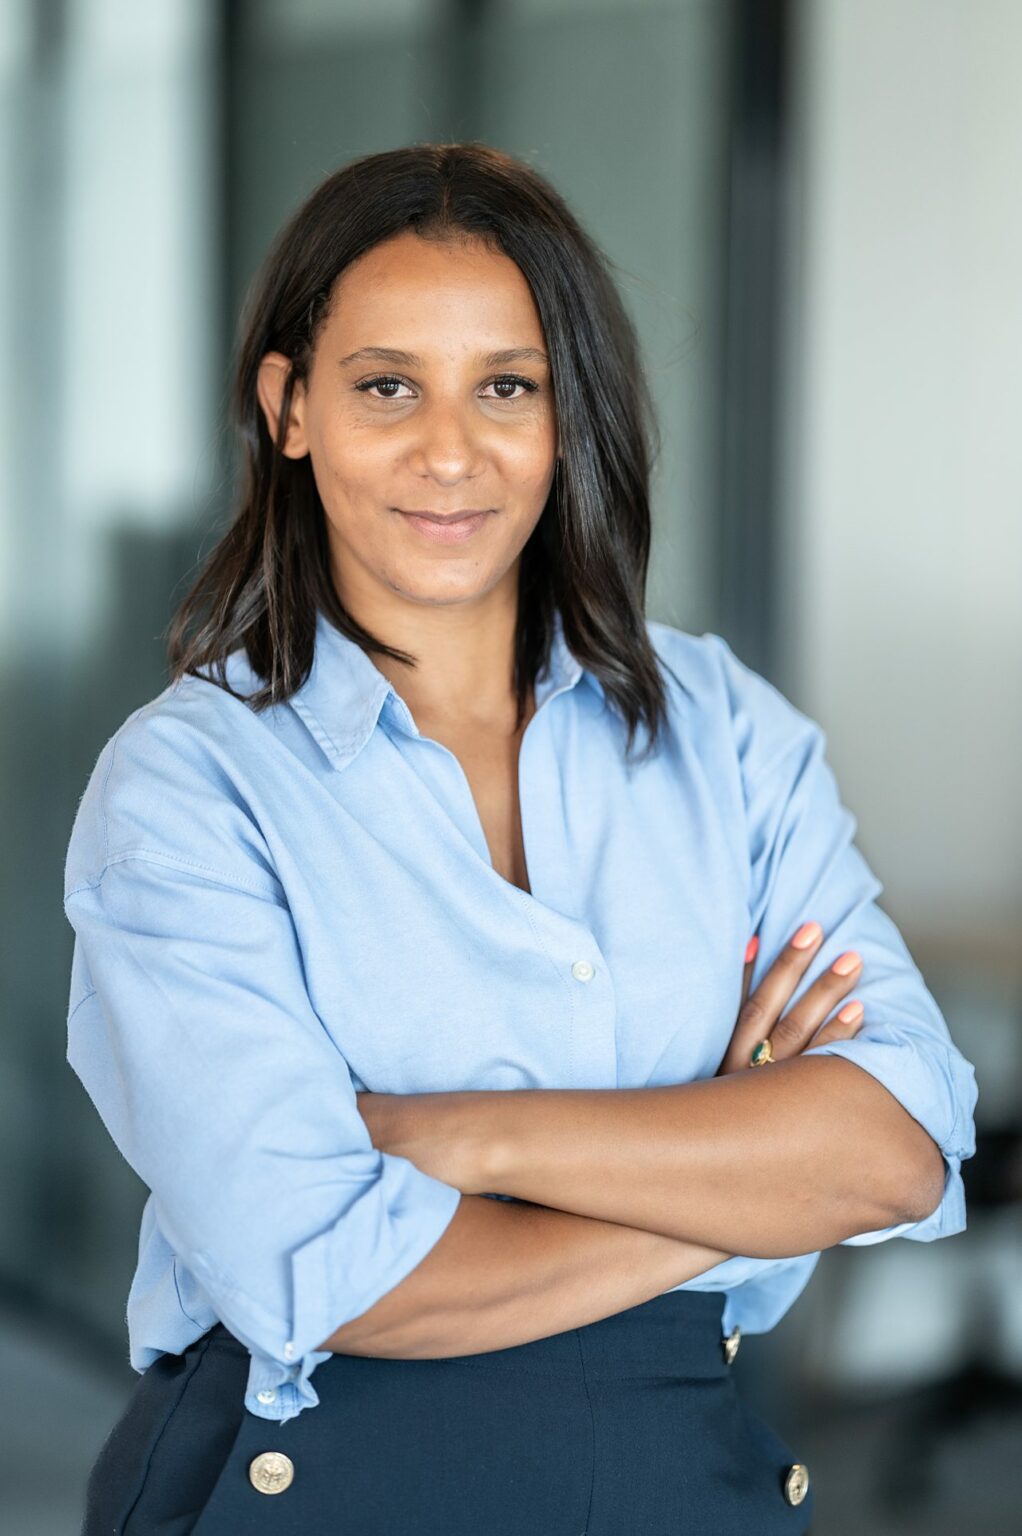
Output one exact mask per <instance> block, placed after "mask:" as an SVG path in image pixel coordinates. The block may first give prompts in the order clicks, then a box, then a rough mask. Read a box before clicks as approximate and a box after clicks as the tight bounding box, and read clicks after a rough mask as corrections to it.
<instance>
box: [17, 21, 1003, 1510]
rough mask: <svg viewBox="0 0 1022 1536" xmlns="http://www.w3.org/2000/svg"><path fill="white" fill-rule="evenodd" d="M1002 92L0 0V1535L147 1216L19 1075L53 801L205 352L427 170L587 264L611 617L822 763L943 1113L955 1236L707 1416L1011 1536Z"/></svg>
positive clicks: (842, 1294)
mask: <svg viewBox="0 0 1022 1536" xmlns="http://www.w3.org/2000/svg"><path fill="white" fill-rule="evenodd" d="M1020 58H1022V4H1020V3H1019V0H755V3H740V0H460V3H457V0H449V3H441V0H385V3H384V0H146V3H145V4H144V5H139V4H137V3H136V0H4V4H3V6H2V8H0V228H2V231H3V240H2V244H0V338H2V353H3V360H4V366H3V367H2V369H0V485H2V487H3V493H2V518H0V718H2V720H3V722H4V730H3V732H2V742H0V789H2V794H3V798H4V803H5V804H6V806H7V812H6V814H5V818H4V833H5V836H4V854H3V866H4V880H3V887H2V933H3V950H4V956H5V958H4V961H3V966H2V973H0V987H2V1034H0V1170H2V1173H0V1233H2V1240H0V1354H2V1370H0V1381H2V1384H3V1393H2V1396H3V1407H2V1409H0V1416H2V1419H3V1423H2V1433H0V1469H2V1470H0V1512H2V1514H0V1519H2V1523H3V1528H4V1530H5V1531H9V1532H11V1533H12V1536H69V1533H73V1532H75V1531H76V1530H77V1528H78V1522H79V1519H80V1515H81V1510H82V1505H83V1498H84V1486H85V1479H86V1476H87V1473H88V1470H89V1468H90V1466H91V1464H92V1462H93V1460H94V1458H95V1456H96V1455H97V1454H98V1451H99V1447H100V1445H101V1443H102V1441H103V1440H104V1438H105V1436H106V1434H107V1433H108V1431H109V1429H110V1427H111V1426H112V1425H113V1423H114V1421H115V1420H116V1418H117V1417H118V1415H119V1414H120V1412H121V1410H122V1407H123V1405H124V1403H125V1401H126V1398H127V1395H128V1393H129V1392H130V1390H131V1388H132V1386H133V1385H134V1383H135V1381H136V1380H137V1378H136V1376H135V1374H134V1372H133V1371H132V1370H131V1368H130V1366H129V1364H128V1358H127V1332H126V1324H125V1318H124V1307H125V1301H126V1297H127V1293H128V1287H129V1284H130V1281H131V1277H132V1274H133V1271H134V1266H135V1260H136V1245H137V1236H138V1218H139V1215H140V1213H141V1209H142V1204H143V1201H144V1198H145V1190H144V1187H143V1186H142V1185H141V1184H140V1182H139V1181H138V1180H137V1178H136V1177H135V1175H134V1174H133V1173H132V1171H131V1170H130V1169H129V1168H128V1167H127V1165H126V1164H124V1163H123V1161H122V1160H121V1159H120V1157H119V1155H118V1153H117V1152H116V1150H115V1148H114V1146H113V1143H112V1142H111V1141H110V1139H109V1137H108V1135H107V1133H106V1131H105V1129H104V1127H103V1126H102V1124H101V1122H100V1121H99V1120H98V1118H97V1116H96V1114H95V1111H94V1109H93V1108H92V1105H91V1103H90V1102H89V1100H88V1098H87V1096H86V1095H85V1093H84V1090H83V1089H82V1087H81V1085H80V1083H79V1081H78V1079H77V1078H76V1077H75V1075H74V1074H73V1073H72V1071H71V1070H70V1068H69V1067H68V1066H67V1064H66V1061H65V1056H64V1052H65V1048H66V1030H65V1023H66V1010H67V998H68V986H69V967H70V959H71V950H72V938H73V935H72V932H71V929H70V927H69V925H68V924H67V922H66V919H65V917H64V914H63V911H62V907H61V890H62V872H63V860H64V855H65V851H66V846H67V839H68V837H69V834H70V828H71V823H72V820H73V817H74V812H75V809H76V805H77V800H78V796H79V795H80V794H81V792H82V790H83V789H84V786H85V783H86V780H87V778H88V775H89V773H90V771H91V769H92V766H93V764H94V762H95V759H96V756H97V755H98V753H99V750H100V748H101V747H102V745H103V744H104V743H105V741H106V740H107V739H108V737H109V736H110V735H111V734H112V733H113V731H114V730H115V729H116V728H117V727H118V725H120V724H121V723H122V721H123V720H124V718H125V717H126V715H127V714H128V713H129V712H130V711H131V710H133V709H134V708H136V707H137V706H138V705H139V704H141V703H144V702H145V701H147V700H148V699H150V698H152V697H153V696H154V695H155V694H156V693H157V692H159V691H160V690H161V689H162V688H163V686H164V684H165V681H166V677H165V666H164V653H163V642H162V639H161V636H162V632H163V629H164V626H165V625H166V623H167V621H168V619H169V617H170V614H171V611H172V609H173V608H174V607H175V606H176V604H177V602H178V601H179V600H180V598H181V597H182V596H183V594H184V591H185V589H186V586H187V585H188V583H189V580H190V576H191V573H192V571H193V568H194V566H195V563H196V561H197V560H198V559H199V558H200V555H201V554H204V553H205V552H206V551H208V549H209V548H211V547H212V543H213V542H215V537H216V532H215V531H216V528H217V525H218V522H219V520H220V519H221V518H223V517H224V515H225V514H226V510H227V507H228V503H229V491H230V477H231V453H230V445H229V440H228V439H227V437H226V436H225V433H224V430H223V410H224V400H225V394H226V388H227V358H228V352H229V348H230V345H231V340H232V336H233V332H234V326H235V322H236V317H237V314H238V310H239V307H240V303H241V300H242V296H243V293H244V290H245V286H246V284H247V282H248V280H249V278H250V277H251V275H252V273H253V271H254V269H255V267H256V266H257V264H258V263H259V261H260V259H261V257H262V255H263V253H264V251H265V249H266V247H267V245H268V243H269V241H270V239H271V237H272V235H273V233H274V232H275V230H276V229H277V228H278V226H279V225H280V223H281V222H282V221H283V219H284V218H285V217H286V216H287V215H288V214H289V213H290V212H291V211H292V209H293V208H294V207H295V206H296V205H297V204H298V203H299V202H300V201H301V200H302V199H303V198H304V197H305V195H306V194H307V193H308V192H309V191H310V190H311V188H312V187H313V186H314V185H315V184H316V183H317V182H318V181H319V180H320V179H321V178H322V177H323V176H324V175H325V174H327V173H328V172H329V171H331V170H333V169H334V168H336V167H337V166H338V165H340V164H341V163H342V162H343V161H345V160H348V159H350V158H352V157H353V156H355V155H359V154H363V153H367V152H371V151H375V150H381V149H387V148H392V147H395V146H397V145H401V144H406V143H411V142H421V141H435V140H451V139H459V138H479V139H482V140H484V141H486V142H488V143H491V144H494V145H496V146H499V147H501V148H504V149H506V150H508V151H510V152H511V153H513V154H516V155H519V156H521V157H522V158H524V159H526V160H528V161H529V162H530V163H532V164H534V165H535V166H536V167H537V169H539V170H540V171H542V172H543V173H545V174H546V175H548V176H549V177H550V178H551V179H552V180H553V182H554V183H555V185H556V186H557V187H558V188H559V190H560V191H561V192H562V193H563V194H564V195H565V196H566V198H567V199H568V201H569V203H570V204H571V206H572V207H573V208H574V210H575V211H576V212H577V213H578V215H579V216H580V217H581V219H582V220H583V222H584V223H585V224H586V226H587V227H588V228H589V229H590V231H591V232H592V233H593V234H594V235H595V237H596V239H597V240H598V241H599V242H600V243H601V245H602V246H603V247H604V249H605V250H606V252H607V253H608V255H609V256H610V257H611V259H612V261H613V263H614V264H615V272H616V276H617V279H618V281H619V284H620V287H621V291H622V293H623V296H624V299H625V302H626V304H627V306H628V308H629V310H630V312H631V313H632V315H633V316H634V318H635V321H636V324H637V326H638V329H639V333H640V336H641V339H642V344H643V348H644V351H645V356H646V363H647V367H648V369H649V372H650V375H651V379H652V383H653V390H654V395H655V398H656V401H657V405H658V410H659V416H660V425H661V429H662V432H663V438H664V452H663V455H662V457H661V460H660V462H659V464H658V466H657V475H656V481H655V486H654V489H655V500H654V509H655V510H654V518H655V545H654V560H653V567H652V571H651V578H650V586H649V612H650V614H651V616H652V617H656V618H662V619H665V620H667V621H668V622H670V623H673V624H676V625H678V626H679V627H680V628H683V629H686V630H688V631H690V632H694V633H696V634H699V633H702V632H703V631H704V630H707V629H710V630H715V631H717V632H718V633H720V634H722V635H724V636H725V637H726V638H727V639H728V640H729V641H730V642H731V644H732V646H733V647H734V648H735V650H736V651H737V653H738V654H739V655H740V656H741V657H742V659H743V660H745V661H746V662H748V663H749V664H750V665H752V666H754V667H755V668H757V669H758V670H759V671H761V672H763V673H764V674H766V675H767V676H769V677H770V678H771V679H772V680H773V681H774V682H775V683H776V684H777V685H778V686H779V687H780V688H781V689H782V690H783V691H784V692H785V693H786V694H787V695H788V696H789V697H790V698H791V699H792V700H793V702H795V703H796V704H797V705H798V706H799V707H800V708H802V709H804V710H805V711H806V712H807V713H809V714H810V715H812V716H813V717H814V718H816V719H817V720H819V721H820V722H821V724H822V725H823V726H824V727H825V729H826V731H827V735H828V741H829V756H830V761H831V763H832V765H833V767H834V769H835V772H836V774H837V777H838V780H839V783H840V786H841V789H842V794H843V798H844V800H845V802H846V804H848V805H849V806H850V807H851V808H852V809H853V811H854V812H855V814H856V815H857V817H858V822H859V833H858V839H857V840H858V843H859V846H860V847H861V848H862V850H863V852H864V854H865V856H866V857H867V859H868V860H869V862H870V863H871V864H872V866H873V868H874V869H875V870H876V872H877V873H878V875H879V876H880V878H881V879H882V880H883V881H884V886H885V892H884V896H883V897H882V898H881V901H882V904H883V905H884V906H885V908H886V910H887V911H888V912H889V913H890V915H891V916H892V917H893V919H894V920H895V922H896V923H897V924H898V925H899V927H900V928H901V931H902V933H903V934H904V936H905V939H906V941H907V943H908V945H909V948H910V949H911V951H912V953H913V956H914V958H915V959H916V961H917V963H918V964H919V966H920V968H921V969H922V971H923V974H924V976H925V978H926V980H927V983H928V985H929V987H930V989H931V990H932V991H933V993H934V995H935V996H936V998H937V1000H938V1002H939V1003H940V1005H941V1007H942V1008H943V1010H944V1013H945V1016H946V1018H947V1020H948V1023H949V1025H950V1028H951V1031H952V1034H953V1036H954V1038H955V1040H956V1042H957V1043H958V1044H959V1046H960V1047H961V1049H962V1050H963V1052H964V1053H965V1055H966V1056H967V1057H968V1058H969V1059H970V1060H971V1061H972V1062H973V1063H974V1064H975V1066H976V1069H977V1076H978V1079H979V1085H980V1096H979V1105H978V1111H977V1118H978V1125H979V1141H978V1151H977V1155H976V1157H975V1158H973V1159H972V1160H971V1161H970V1162H969V1163H967V1164H966V1165H965V1166H964V1168H963V1174H964V1176H965V1181H966V1192H967V1200H968V1206H969V1212H968V1231H967V1232H966V1233H961V1234H959V1235H957V1236H955V1237H953V1238H949V1239H944V1240H941V1241H939V1242H937V1243H935V1244H923V1243H913V1242H908V1241H904V1240H900V1239H895V1240H893V1241H890V1242H888V1243H884V1244H880V1245H877V1246H872V1247H838V1248H835V1249H832V1250H830V1251H828V1252H826V1253H825V1254H824V1255H823V1257H822V1259H821V1261H820V1264H819V1267H818V1269H817V1271H816V1273H815V1275H814V1276H813V1279H812V1281H811V1282H810V1285H809V1286H808V1288H807V1290H806V1291H805V1292H804V1293H803V1295H802V1296H801V1297H800V1298H799V1300H798V1301H797V1302H796V1303H795V1305H794V1307H793V1308H792V1310H791V1311H790V1312H789V1313H788V1315H787V1316H786V1317H785V1318H784V1320H783V1321H782V1322H781V1323H780V1324H779V1325H778V1327H777V1328H776V1329H774V1330H773V1331H772V1332H771V1333H770V1334H766V1335H752V1336H749V1337H748V1338H747V1339H746V1341H745V1343H744V1347H743V1349H742V1350H741V1352H740V1354H739V1356H738V1358H737V1360H736V1362H735V1366H734V1370H735V1372H736V1375H737V1377H738V1378H739V1386H740V1388H741V1390H742V1391H743V1392H744V1393H745V1394H746V1395H747V1396H748V1398H749V1399H750V1400H751V1401H752V1402H753V1403H754V1405H755V1406H756V1407H757V1408H758V1409H759V1411H760V1412H762V1413H763V1414H764V1416H765V1417H767V1418H768V1420H769V1421H770V1422H771V1423H772V1424H774V1425H775V1427H776V1428H777V1429H778V1431H779V1432H780V1433H782V1434H783V1435H784V1437H785V1438H786V1439H787V1440H788V1441H789V1442H790V1443H791V1445H792V1446H793V1448H794V1449H795V1450H796V1453H797V1455H798V1456H799V1459H800V1460H802V1461H804V1462H805V1463H806V1464H807V1465H808V1467H809V1470H810V1476H811V1478H812V1480H813V1483H814V1487H815V1489H816V1497H817V1511H818V1518H817V1521H816V1524H815V1527H814V1536H861V1533H863V1532H866V1531H869V1532H871V1533H873V1536H893V1533H896V1532H897V1533H910V1532H911V1533H915V1532H924V1531H925V1532H926V1533H927V1536H942V1533H945V1532H946V1533H952V1532H953V1533H955V1536H960V1532H961V1531H962V1530H963V1529H966V1528H967V1529H968V1530H969V1531H970V1533H971V1536H981V1533H985V1532H996V1533H998V1536H1001V1533H1006V1532H1008V1531H1011V1530H1015V1529H1017V1528H1018V1527H1017V1526H1016V1525H1015V1524H1014V1520H1015V1519H1017V1514H1018V1509H1019V1500H1020V1497H1022V1470H1020V1464H1022V1458H1020V1456H1019V1454H1018V1451H1019V1446H1020V1443H1022V1442H1020V1438H1019V1435H1020V1430H1022V1218H1020V1210H1022V1204H1020V1201H1022V1155H1020V1131H1022V1126H1020V1122H1022V1109H1020V1105H1022V857H1020V854H1022V795H1020V793H1019V786H1020V784H1022V504H1020V503H1022V492H1020V487H1022V433H1020V431H1019V425H1018V423H1019V411H1020V405H1022V283H1020V281H1019V274H1020V273H1022V198H1020V196H1019V189H1020V187H1022V97H1020V92H1019V71H1018V61H1019V59H1020ZM1012 1509H1014V1511H1015V1515H1014V1517H1013V1516H1012V1514H1011V1511H1012ZM622 1536H626V1533H622Z"/></svg>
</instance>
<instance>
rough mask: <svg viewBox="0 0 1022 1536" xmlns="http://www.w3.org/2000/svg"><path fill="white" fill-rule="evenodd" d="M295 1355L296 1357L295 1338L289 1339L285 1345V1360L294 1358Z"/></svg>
mask: <svg viewBox="0 0 1022 1536" xmlns="http://www.w3.org/2000/svg"><path fill="white" fill-rule="evenodd" d="M294 1357H295V1346H294V1340H293V1339H288V1341H287V1343H286V1344H285V1345H284V1359H285V1360H293V1359H294Z"/></svg>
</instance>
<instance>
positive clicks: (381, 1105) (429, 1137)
mask: <svg viewBox="0 0 1022 1536" xmlns="http://www.w3.org/2000/svg"><path fill="white" fill-rule="evenodd" d="M355 1098H356V1100H357V1102H358V1111H359V1114H360V1115H361V1116H362V1119H363V1120H364V1121H365V1123H366V1125H367V1127H368V1129H369V1135H370V1137H371V1138H372V1143H373V1146H374V1147H376V1148H377V1150H378V1151H380V1152H391V1153H395V1154H397V1155H398V1156H399V1157H406V1158H407V1159H408V1161H409V1162H411V1163H414V1164H415V1166H416V1167H417V1168H421V1170H422V1172H423V1173H428V1174H431V1175H432V1177H433V1178H435V1179H441V1180H442V1181H443V1182H444V1183H445V1184H453V1185H454V1187H455V1188H456V1189H460V1190H461V1192H462V1194H465V1195H472V1194H482V1193H483V1192H484V1191H485V1190H486V1189H487V1188H488V1187H489V1186H488V1184H487V1182H486V1157H485V1153H486V1149H487V1146H488V1143H487V1140H486V1135H485V1132H486V1124H485V1117H484V1116H483V1114H481V1113H480V1111H481V1110H482V1108H483V1102H484V1101H485V1098H486V1095H485V1094H481V1093H475V1092H472V1091H466V1092H452V1093H369V1092H368V1091H363V1092H362V1093H357V1094H356V1095H355Z"/></svg>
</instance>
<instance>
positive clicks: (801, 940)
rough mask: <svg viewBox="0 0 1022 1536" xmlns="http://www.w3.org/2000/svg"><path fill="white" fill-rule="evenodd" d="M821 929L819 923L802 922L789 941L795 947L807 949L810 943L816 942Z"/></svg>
mask: <svg viewBox="0 0 1022 1536" xmlns="http://www.w3.org/2000/svg"><path fill="white" fill-rule="evenodd" d="M822 931H823V930H822V929H821V927H820V925H819V923H803V924H802V926H801V928H800V929H799V930H798V933H796V935H795V937H794V938H793V939H792V941H791V942H792V944H794V946H795V948H796V949H808V948H809V946H810V944H815V943H816V940H817V939H818V938H819V937H820V934H821V933H822Z"/></svg>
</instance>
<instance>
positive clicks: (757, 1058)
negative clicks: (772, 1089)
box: [749, 1040, 774, 1067]
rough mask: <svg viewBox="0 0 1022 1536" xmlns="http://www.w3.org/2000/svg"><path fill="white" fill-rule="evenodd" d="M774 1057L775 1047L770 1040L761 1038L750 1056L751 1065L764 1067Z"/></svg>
mask: <svg viewBox="0 0 1022 1536" xmlns="http://www.w3.org/2000/svg"><path fill="white" fill-rule="evenodd" d="M773 1059H774V1048H773V1046H772V1045H771V1044H770V1041H769V1040H761V1041H760V1042H759V1044H758V1045H757V1047H756V1049H755V1050H754V1051H753V1053H752V1055H751V1056H750V1057H749V1066H750V1067H764V1066H766V1064H767V1062H768V1061H773Z"/></svg>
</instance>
